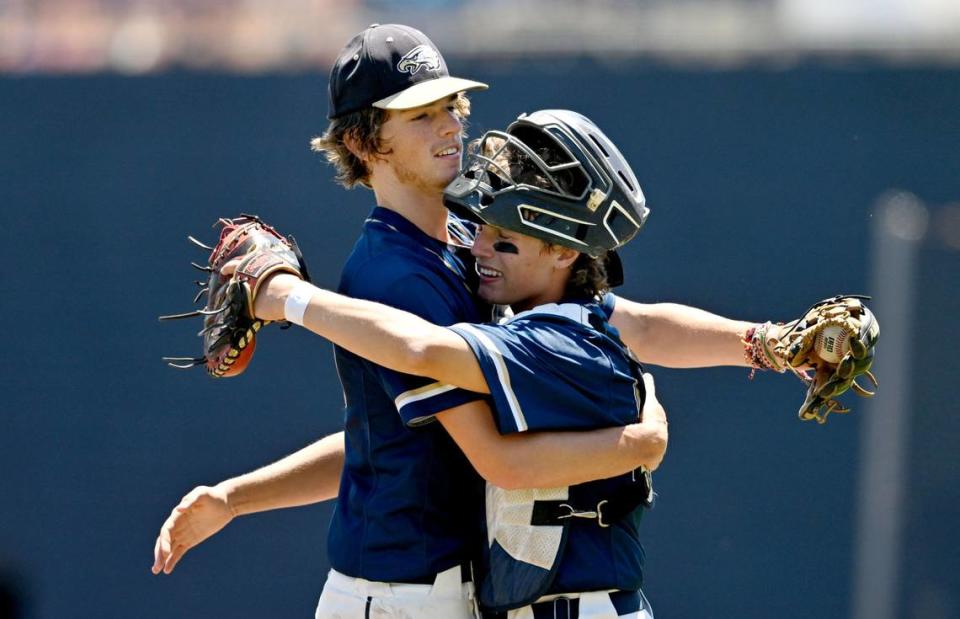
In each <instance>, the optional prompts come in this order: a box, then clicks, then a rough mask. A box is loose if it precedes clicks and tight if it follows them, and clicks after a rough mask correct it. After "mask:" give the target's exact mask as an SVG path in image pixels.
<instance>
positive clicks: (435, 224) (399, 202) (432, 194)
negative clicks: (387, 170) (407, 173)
mask: <svg viewBox="0 0 960 619" xmlns="http://www.w3.org/2000/svg"><path fill="white" fill-rule="evenodd" d="M370 184H371V185H372V186H373V193H374V195H375V196H376V198H377V205H378V206H382V207H383V208H386V209H390V210H391V211H394V212H396V213H399V214H400V215H402V216H403V218H404V219H406V220H407V221H409V222H410V223H412V224H413V225H415V226H416V227H417V228H419V229H420V230H421V231H422V232H423V233H424V234H426V235H428V236H430V237H433V238H435V239H437V240H440V241H443V242H445V243H446V242H449V240H450V239H449V237H448V236H447V209H446V207H444V206H443V193H442V192H441V191H438V190H435V189H434V190H427V189H424V188H421V187H415V186H411V185H409V184H406V185H405V184H403V183H398V182H392V183H377V182H376V181H375V179H371V182H370Z"/></svg>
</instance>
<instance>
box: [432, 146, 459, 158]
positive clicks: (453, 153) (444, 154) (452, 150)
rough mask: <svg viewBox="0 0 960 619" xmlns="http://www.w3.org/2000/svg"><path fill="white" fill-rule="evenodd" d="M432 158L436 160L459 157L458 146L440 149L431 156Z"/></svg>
mask: <svg viewBox="0 0 960 619" xmlns="http://www.w3.org/2000/svg"><path fill="white" fill-rule="evenodd" d="M433 156H434V157H436V158H438V159H448V158H450V157H459V156H460V145H459V144H454V145H452V146H447V147H445V148H441V149H440V150H438V151H437V152H435V153H434V154H433Z"/></svg>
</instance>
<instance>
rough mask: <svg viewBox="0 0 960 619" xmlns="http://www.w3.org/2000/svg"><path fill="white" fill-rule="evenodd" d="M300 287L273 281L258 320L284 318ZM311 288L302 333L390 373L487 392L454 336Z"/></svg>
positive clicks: (284, 277) (283, 277)
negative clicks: (291, 297) (292, 294)
mask: <svg viewBox="0 0 960 619" xmlns="http://www.w3.org/2000/svg"><path fill="white" fill-rule="evenodd" d="M297 284H298V280H297V279H296V278H294V277H293V276H291V275H288V274H280V275H279V276H276V277H275V278H274V279H271V280H269V285H268V286H267V287H266V288H265V289H264V290H263V291H262V292H261V293H260V295H258V297H257V305H256V313H257V316H259V317H261V318H265V319H269V320H279V319H281V318H283V317H284V305H285V302H286V299H287V297H288V296H289V295H290V292H291V290H292V288H293V286H295V285H297ZM311 288H312V290H311V292H310V299H309V302H308V303H307V306H306V309H305V311H304V314H303V326H304V328H306V329H309V330H310V331H312V332H314V333H316V334H317V335H320V336H321V337H324V338H326V339H328V340H330V341H331V342H333V343H334V344H337V345H339V346H341V347H343V348H346V349H347V350H349V351H351V352H353V353H354V354H357V355H359V356H361V357H363V358H364V359H368V360H370V361H372V362H374V363H376V364H377V365H382V366H384V367H386V368H390V369H391V370H395V371H398V372H403V373H405V374H414V375H417V376H428V377H430V378H434V379H436V380H438V381H440V382H443V383H448V384H451V385H456V386H457V387H462V388H464V389H469V390H471V391H477V392H481V393H488V392H489V388H488V387H487V381H486V379H485V378H484V376H483V372H482V371H481V370H480V364H479V363H478V362H477V359H476V357H475V356H474V354H473V352H472V351H471V350H470V347H469V346H468V345H467V343H466V342H465V341H464V340H463V339H462V338H461V337H460V336H458V335H457V334H456V333H454V332H452V331H450V330H449V329H446V328H444V327H439V326H437V325H434V324H432V323H430V322H427V321H426V320H424V319H422V318H420V317H419V316H416V315H415V314H411V313H410V312H405V311H402V310H398V309H396V308H392V307H389V306H387V305H383V304H380V303H375V302H372V301H365V300H362V299H354V298H351V297H347V296H344V295H340V294H337V293H335V292H331V291H329V290H324V289H322V288H317V287H315V286H311Z"/></svg>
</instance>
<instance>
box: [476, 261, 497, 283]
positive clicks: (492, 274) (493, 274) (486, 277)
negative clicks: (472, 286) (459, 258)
mask: <svg viewBox="0 0 960 619" xmlns="http://www.w3.org/2000/svg"><path fill="white" fill-rule="evenodd" d="M474 268H475V269H476V271H477V275H479V276H480V278H481V280H483V281H492V280H495V279H499V278H501V277H503V273H502V272H501V271H498V270H496V269H491V268H490V267H488V266H483V265H482V264H480V263H479V262H478V263H476V266H475V267H474Z"/></svg>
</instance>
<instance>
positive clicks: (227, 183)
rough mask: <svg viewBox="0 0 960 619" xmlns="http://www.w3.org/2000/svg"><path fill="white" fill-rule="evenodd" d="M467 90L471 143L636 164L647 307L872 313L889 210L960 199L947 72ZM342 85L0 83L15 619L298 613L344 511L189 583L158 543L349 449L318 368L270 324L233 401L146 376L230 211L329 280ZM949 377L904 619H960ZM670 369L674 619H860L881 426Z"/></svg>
mask: <svg viewBox="0 0 960 619" xmlns="http://www.w3.org/2000/svg"><path fill="white" fill-rule="evenodd" d="M452 64H453V65H454V67H455V69H457V70H458V71H459V72H460V73H463V74H467V75H470V76H473V77H476V78H478V79H482V80H485V81H489V82H490V83H491V85H492V88H491V90H490V91H488V92H484V93H479V94H476V95H475V96H474V97H473V101H474V116H473V118H472V121H471V133H472V134H473V135H478V134H479V133H480V132H482V131H483V130H485V129H490V128H500V127H503V126H504V125H505V124H506V123H507V122H508V121H509V120H511V119H512V118H513V117H515V116H516V114H517V113H519V112H522V111H529V110H533V109H536V108H543V107H569V108H573V109H576V110H578V111H581V112H584V113H586V114H587V115H588V116H590V117H592V118H593V119H595V120H596V121H597V123H598V124H599V125H600V126H601V127H603V128H604V129H605V130H606V131H607V132H608V133H609V134H610V135H611V136H613V137H614V139H615V141H616V142H617V143H618V144H619V145H620V146H621V147H622V150H623V151H624V153H625V154H626V155H627V157H628V158H629V159H630V161H631V162H632V163H633V165H634V168H635V170H636V173H637V176H638V177H639V179H640V180H641V183H642V184H643V187H644V190H645V192H646V194H647V197H648V201H649V204H650V206H651V209H652V215H651V218H650V221H649V224H648V227H647V228H646V229H645V230H644V231H643V232H642V233H641V236H640V237H638V239H637V240H636V241H635V242H634V243H633V244H632V245H631V246H630V247H629V248H628V249H626V251H625V252H624V256H625V262H626V268H627V279H628V284H627V285H626V286H624V288H623V289H622V292H623V294H625V295H626V296H628V297H632V298H635V299H638V300H642V301H678V302H683V303H688V304H693V305H697V306H700V307H704V308H707V309H710V310H712V311H715V312H719V313H721V314H725V315H731V316H735V317H738V318H744V319H767V318H783V319H786V318H789V317H791V316H794V315H796V314H797V313H798V312H800V311H802V310H803V309H804V308H805V306H806V304H807V303H808V302H811V301H813V300H817V299H819V298H822V297H825V296H828V295H830V294H833V293H836V292H841V291H846V292H867V293H869V292H871V291H870V290H869V282H870V281H872V280H871V274H870V264H868V260H869V255H870V253H869V238H868V234H869V228H870V225H869V224H870V218H871V213H872V209H873V206H874V203H875V201H876V199H877V198H878V196H880V195H881V194H882V193H883V192H885V191H886V190H888V189H890V188H899V189H903V190H908V191H911V192H913V193H915V194H916V195H917V196H919V197H920V198H921V199H922V200H924V201H927V202H929V203H931V204H944V203H947V202H950V201H957V200H960V179H958V177H960V174H958V172H960V165H958V156H957V145H958V144H960V73H958V72H956V71H945V70H935V69H929V70H923V69H912V70H890V69H882V68H873V67H827V66H798V67H795V68H792V69H790V70H784V71H774V70H766V69H756V70H738V71H729V72H699V71H693V70H683V69H672V68H665V67H663V66H651V65H646V64H611V65H599V64H594V63H591V62H587V61H569V62H567V61H564V62H560V63H554V64H551V65H537V64H525V63H516V64H496V65H491V64H490V63H473V64H471V63H467V62H457V61H453V62H452ZM325 88H326V79H325V77H324V76H319V75H289V76H263V77H233V76H222V75H199V74H168V75H162V76H154V77H145V78H124V77H119V76H95V77H82V78H75V77H70V78H34V77H29V78H13V77H6V78H3V79H0V205H2V208H3V216H4V225H3V226H2V229H3V243H2V244H0V256H2V260H3V264H4V265H5V268H4V270H3V275H2V283H3V286H2V289H3V294H2V297H0V315H2V316H3V317H4V319H5V323H6V325H7V329H6V331H7V333H6V336H5V349H4V354H3V357H2V374H0V381H2V387H3V393H4V397H3V412H2V415H0V470H2V471H3V472H2V473H0V580H3V581H4V582H5V584H4V585H2V586H0V608H2V604H3V603H6V602H4V601H3V600H4V599H7V600H11V601H10V602H9V604H8V608H12V607H13V606H12V605H13V604H15V603H18V604H19V606H18V608H19V609H20V610H19V612H18V613H17V614H19V616H22V617H89V616H97V617H104V618H110V617H116V618H126V617H143V618H147V617H170V616H174V617H222V616H232V617H267V616H269V617H311V616H312V613H313V608H314V605H315V603H316V599H317V596H318V594H319V591H320V588H321V586H322V583H323V581H324V575H325V572H326V570H327V564H326V559H325V551H324V548H325V535H326V528H327V522H328V518H329V513H330V507H329V505H327V506H315V507H308V508H300V509H294V510H286V511H284V512H279V513H269V514H261V515H256V516H252V517H249V518H242V519H241V520H239V521H237V522H234V523H233V524H231V525H230V526H229V527H228V528H227V529H226V530H224V531H223V532H222V533H220V534H219V535H217V536H216V537H214V538H213V539H211V540H209V541H208V542H206V543H205V544H203V545H202V546H201V547H199V548H198V549H196V550H194V551H192V552H191V553H190V554H188V555H187V557H186V558H185V559H184V561H183V562H182V563H181V565H180V567H178V568H177V570H176V572H175V573H174V574H173V575H172V576H169V577H155V576H152V575H151V574H150V572H149V567H150V564H151V562H152V549H153V543H154V538H155V535H156V533H157V530H158V528H159V526H160V524H161V523H162V522H163V520H164V518H165V517H166V515H167V513H168V512H169V511H170V509H171V508H172V507H173V506H174V504H175V503H176V502H177V501H178V500H179V498H180V496H181V495H182V494H184V493H185V492H187V491H188V490H189V489H190V488H191V487H192V486H193V485H196V484H199V483H211V484H212V483H215V482H216V481H218V480H220V479H223V478H224V477H227V476H230V475H233V474H237V473H241V472H245V471H248V470H251V469H253V468H255V467H257V466H259V465H262V464H265V463H267V462H270V461H272V460H274V459H276V458H278V457H280V456H282V455H285V454H287V453H289V452H292V451H294V450H296V449H297V448H299V447H301V446H303V445H305V444H307V443H308V442H310V441H311V440H313V439H315V438H317V437H320V436H322V435H324V434H325V433H329V432H333V431H336V430H337V429H338V428H339V426H340V424H341V416H342V413H341V407H342V398H341V395H340V393H339V387H338V383H337V379H336V374H335V370H334V367H333V363H332V355H331V350H330V346H329V345H328V344H326V343H325V342H322V341H320V340H319V339H317V338H316V337H314V336H312V335H310V334H308V333H306V332H304V331H302V330H297V329H292V330H290V331H288V332H280V331H277V330H275V329H269V330H267V331H266V332H264V333H263V334H262V335H261V338H260V341H259V347H258V348H259V350H258V352H257V357H256V359H255V361H254V362H253V365H252V366H251V369H250V370H249V371H248V373H247V374H245V375H244V376H243V377H241V378H237V379H232V380H222V381H212V380H210V379H208V378H207V377H206V376H205V375H203V373H202V372H201V371H194V372H178V371H175V370H172V369H169V368H167V367H165V366H164V365H162V364H161V363H160V361H159V359H160V357H161V356H163V355H169V354H187V355H189V354H193V353H194V351H196V350H197V348H198V342H197V340H196V338H194V337H193V333H194V332H195V331H196V330H197V329H198V328H199V327H198V325H197V323H193V322H191V323H189V324H188V323H177V324H160V323H158V322H157V320H156V316H157V315H158V314H161V313H171V312H176V311H181V310H185V309H187V308H188V307H189V305H190V304H189V299H190V296H191V295H192V291H193V286H192V284H191V280H193V279H194V278H195V277H196V275H197V273H196V272H194V271H193V270H192V269H191V268H190V266H189V264H188V263H189V261H190V260H191V259H197V258H202V254H201V253H200V252H197V251H196V250H195V249H194V248H192V246H191V245H190V244H188V243H187V242H186V240H185V237H186V235H187V234H193V235H194V236H197V237H199V238H201V239H209V240H212V239H213V237H214V234H215V233H214V230H212V229H211V228H210V225H211V224H212V223H213V222H214V221H215V220H216V219H217V217H220V216H224V215H231V214H236V213H239V212H241V211H245V212H254V213H258V214H260V215H261V216H263V217H265V218H267V219H268V220H269V221H271V222H272V223H274V224H275V225H277V226H278V227H279V228H280V229H281V230H284V231H286V232H289V233H293V234H295V235H296V236H297V238H298V239H299V240H300V242H301V244H302V245H303V248H304V251H305V253H306V255H307V257H308V259H309V262H310V266H311V271H312V273H313V274H314V277H315V279H316V280H317V282H318V283H319V284H321V285H325V286H334V285H335V284H336V282H337V278H338V272H339V267H340V265H341V264H342V262H343V261H344V259H345V258H346V256H347V254H348V253H349V250H350V247H351V245H352V243H353V240H354V238H355V235H356V231H357V229H358V228H359V226H360V224H361V222H362V221H363V219H364V217H365V214H366V212H367V210H368V209H369V207H370V206H371V205H372V195H371V194H370V193H369V192H366V191H363V190H357V191H353V192H346V191H344V190H342V189H341V188H339V187H337V186H335V185H334V184H333V183H332V181H331V173H330V170H329V169H328V168H327V167H326V165H325V164H324V163H323V160H322V158H321V157H320V156H318V155H316V154H314V153H311V152H310V151H309V148H308V141H309V139H310V137H312V136H314V135H316V134H318V133H319V132H321V131H322V129H323V128H324V126H325V124H326V123H325V120H324V115H325V112H326V95H325ZM958 262H960V259H958V254H957V253H956V252H949V251H946V250H942V249H937V248H927V249H924V250H923V259H922V260H921V268H920V274H919V278H920V281H919V282H918V286H919V289H920V290H921V291H922V294H921V297H922V298H923V301H924V303H923V305H922V307H921V309H920V310H918V311H919V313H918V321H917V322H918V324H917V326H916V327H915V328H916V329H917V333H918V336H919V337H920V339H919V341H921V342H928V341H940V342H941V346H943V347H944V349H947V348H948V347H949V344H950V342H953V344H956V343H957V337H956V327H955V325H953V323H952V322H951V320H950V319H949V316H956V315H957V311H956V310H957V309H958V295H957V288H956V274H957V272H958V270H957V267H958V266H960V265H958ZM880 318H881V320H882V319H883V317H882V316H881V317H880ZM944 334H946V343H945V344H944V343H942V342H943V340H942V339H941V340H938V339H937V338H943V337H944ZM881 346H882V345H881ZM926 348H930V349H932V348H933V346H929V347H926ZM881 351H882V352H881V354H895V352H896V351H883V349H882V347H881ZM949 371H950V366H949V364H947V363H944V360H943V359H941V358H939V357H936V356H935V355H934V354H933V353H931V356H925V357H924V358H923V359H922V360H920V361H918V373H922V375H923V376H924V378H923V379H922V380H920V381H918V382H916V383H915V384H914V388H915V391H916V392H917V394H918V395H916V397H915V402H916V404H917V407H918V411H920V412H922V413H923V415H922V416H921V418H922V423H918V424H916V426H915V427H914V429H913V433H912V434H911V438H910V444H911V450H910V453H911V471H914V472H916V478H915V479H912V480H911V484H910V486H909V488H908V491H907V494H908V496H909V498H910V500H909V503H908V505H907V506H906V511H905V513H906V515H907V518H908V521H907V524H906V529H905V546H906V550H905V553H904V562H903V565H902V567H903V570H904V572H903V573H904V576H903V578H902V579H901V580H900V588H901V590H900V592H899V599H900V600H901V602H900V604H901V606H902V612H900V613H898V616H911V617H939V616H943V617H947V616H956V614H957V613H960V594H958V579H957V576H956V575H955V574H956V572H955V570H953V571H951V570H950V569H948V567H947V565H948V559H949V558H950V553H949V551H948V550H947V549H948V548H950V547H951V542H955V541H956V539H955V533H954V528H953V524H952V523H955V522H956V521H957V519H956V517H955V516H956V515H957V512H958V505H960V496H958V491H957V489H956V488H957V487H958V485H957V484H956V479H957V464H956V462H955V460H956V457H955V455H954V451H955V445H956V444H957V442H956V440H955V439H956V438H957V434H958V432H957V430H958V428H957V421H956V419H957V416H956V415H954V414H952V413H954V412H956V405H955V404H954V403H953V399H952V398H948V397H947V396H946V387H945V386H946V385H948V384H950V383H951V382H952V373H951V374H949V375H948V372H949ZM654 372H655V375H656V377H657V381H658V395H659V396H660V398H661V399H662V401H663V402H664V404H665V406H666V408H667V410H668V413H669V414H670V419H671V430H672V432H671V444H670V451H669V454H668V456H667V459H666V461H665V463H664V466H663V468H662V469H661V471H660V472H659V473H658V475H657V489H658V492H659V500H658V503H657V507H656V509H654V510H653V512H652V513H650V514H649V515H648V517H646V518H645V520H644V530H645V532H646V548H647V551H648V577H647V585H646V589H647V592H648V594H649V597H650V598H651V600H652V602H653V605H654V608H655V609H657V611H658V616H662V617H685V618H700V617H704V618H707V617H738V618H757V619H760V618H769V617H779V618H784V619H785V618H793V617H796V618H800V617H846V616H849V614H850V596H851V587H852V584H851V583H852V579H853V559H852V555H853V539H854V517H855V497H856V484H857V470H858V453H859V448H860V445H859V431H860V427H861V419H862V415H863V414H867V411H868V410H869V409H868V407H866V406H864V404H863V402H862V401H855V402H852V404H853V405H854V410H855V414H853V415H850V416H847V417H845V418H837V419H834V420H833V421H831V423H830V424H829V425H827V426H825V427H817V426H816V425H813V424H802V423H800V422H799V421H797V419H796V417H795V410H796V407H797V406H798V405H799V403H800V401H801V400H802V395H803V389H802V387H801V385H800V384H799V383H798V382H797V381H795V380H792V379H790V378H788V377H780V376H770V375H760V376H758V377H757V378H756V379H755V380H753V381H752V382H751V381H749V380H747V371H745V370H742V369H731V368H721V369H711V370H698V371H677V370H663V369H655V370H654ZM881 380H882V377H881ZM882 389H883V386H882V384H881V397H882V395H883V391H882ZM921 446H922V448H921ZM4 587H5V589H4ZM4 590H5V591H6V592H7V593H3V591H4ZM13 600H17V601H18V602H14V601H13ZM931 609H932V610H931ZM937 609H940V610H939V611H938V610H937ZM14 612H15V611H13V610H11V611H10V613H11V614H13V613H14ZM938 613H939V614H938ZM0 614H2V613H0Z"/></svg>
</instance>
